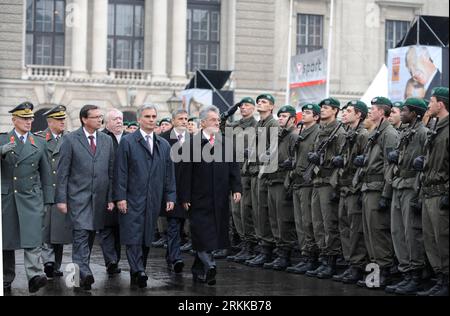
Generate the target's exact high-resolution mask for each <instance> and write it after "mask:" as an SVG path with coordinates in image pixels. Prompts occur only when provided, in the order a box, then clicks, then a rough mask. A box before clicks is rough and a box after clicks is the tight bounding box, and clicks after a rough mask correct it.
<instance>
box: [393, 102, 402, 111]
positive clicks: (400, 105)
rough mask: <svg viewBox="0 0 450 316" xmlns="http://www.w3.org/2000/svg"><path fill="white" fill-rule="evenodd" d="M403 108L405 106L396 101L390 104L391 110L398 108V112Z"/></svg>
mask: <svg viewBox="0 0 450 316" xmlns="http://www.w3.org/2000/svg"><path fill="white" fill-rule="evenodd" d="M403 106H405V104H404V103H403V102H402V101H397V102H394V103H393V104H392V107H393V108H399V109H400V110H401V109H402V108H403Z"/></svg>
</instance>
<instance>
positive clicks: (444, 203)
mask: <svg viewBox="0 0 450 316" xmlns="http://www.w3.org/2000/svg"><path fill="white" fill-rule="evenodd" d="M448 207H449V206H448V195H446V196H444V197H443V198H442V199H441V203H440V208H441V210H448Z"/></svg>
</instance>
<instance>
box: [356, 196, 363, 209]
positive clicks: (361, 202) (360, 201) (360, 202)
mask: <svg viewBox="0 0 450 316" xmlns="http://www.w3.org/2000/svg"><path fill="white" fill-rule="evenodd" d="M357 203H358V207H359V208H360V209H362V207H363V199H362V194H360V195H359V196H358V202H357Z"/></svg>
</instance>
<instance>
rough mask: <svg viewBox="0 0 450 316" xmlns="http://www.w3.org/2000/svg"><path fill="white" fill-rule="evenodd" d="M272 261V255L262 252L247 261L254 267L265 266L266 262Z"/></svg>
mask: <svg viewBox="0 0 450 316" xmlns="http://www.w3.org/2000/svg"><path fill="white" fill-rule="evenodd" d="M271 261H272V256H271V255H267V254H260V255H259V256H258V257H256V258H255V259H253V260H250V261H247V262H248V264H247V265H248V266H249V267H252V268H260V267H263V266H264V264H265V263H269V262H271Z"/></svg>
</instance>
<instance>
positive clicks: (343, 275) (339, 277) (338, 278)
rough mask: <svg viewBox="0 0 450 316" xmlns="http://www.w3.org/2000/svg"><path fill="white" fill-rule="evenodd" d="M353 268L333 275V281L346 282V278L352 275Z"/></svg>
mask: <svg viewBox="0 0 450 316" xmlns="http://www.w3.org/2000/svg"><path fill="white" fill-rule="evenodd" d="M351 273H352V272H351V268H348V269H347V270H345V271H344V272H342V273H341V274H336V275H333V281H334V282H344V278H347V277H349V276H350V275H351Z"/></svg>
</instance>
